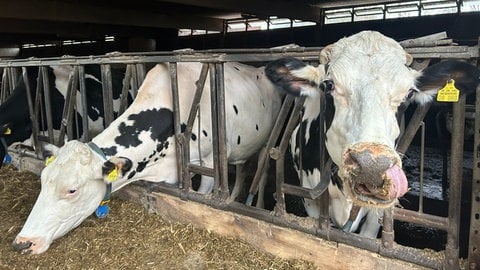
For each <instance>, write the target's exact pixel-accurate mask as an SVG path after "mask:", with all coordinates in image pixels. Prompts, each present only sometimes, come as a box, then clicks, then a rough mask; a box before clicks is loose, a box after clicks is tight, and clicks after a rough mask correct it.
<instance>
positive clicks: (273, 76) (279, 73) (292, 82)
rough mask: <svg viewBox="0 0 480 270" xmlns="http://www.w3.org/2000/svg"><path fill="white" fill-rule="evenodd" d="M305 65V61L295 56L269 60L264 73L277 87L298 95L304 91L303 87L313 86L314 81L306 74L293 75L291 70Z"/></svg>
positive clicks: (300, 68) (297, 69)
mask: <svg viewBox="0 0 480 270" xmlns="http://www.w3.org/2000/svg"><path fill="white" fill-rule="evenodd" d="M307 67H308V66H307V65H306V64H305V63H303V62H302V61H300V60H298V59H296V58H292V57H289V58H282V59H278V60H275V61H273V62H270V63H269V64H268V65H267V66H266V67H265V74H266V75H267V77H268V79H269V80H270V81H271V82H272V83H273V84H274V85H276V86H277V87H278V88H280V89H283V90H285V91H286V92H287V93H289V94H291V95H294V96H300V95H301V94H302V92H304V87H309V88H311V87H312V86H315V83H312V82H311V80H310V78H308V76H306V77H305V78H300V76H298V75H293V74H292V71H300V70H302V69H305V68H307ZM302 77H303V76H302Z"/></svg>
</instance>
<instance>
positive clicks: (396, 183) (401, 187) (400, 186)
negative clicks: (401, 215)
mask: <svg viewBox="0 0 480 270" xmlns="http://www.w3.org/2000/svg"><path fill="white" fill-rule="evenodd" d="M385 173H386V175H387V177H388V178H390V179H391V180H392V185H391V187H390V190H389V194H390V197H391V198H392V199H393V198H399V197H402V196H403V195H404V194H405V193H407V191H408V181H407V176H406V175H405V173H404V172H403V170H402V169H401V168H400V167H398V166H397V165H394V166H392V167H390V168H389V169H388V170H387V171H386V172H385Z"/></svg>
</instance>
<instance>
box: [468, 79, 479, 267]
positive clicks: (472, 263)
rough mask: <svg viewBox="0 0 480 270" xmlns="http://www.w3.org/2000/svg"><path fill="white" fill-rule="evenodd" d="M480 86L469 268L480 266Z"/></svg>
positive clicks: (475, 141) (476, 107)
mask: <svg viewBox="0 0 480 270" xmlns="http://www.w3.org/2000/svg"><path fill="white" fill-rule="evenodd" d="M479 228H480V86H478V87H477V93H476V101H475V133H474V149H473V179H472V210H471V214H470V235H469V237H470V238H469V241H468V243H469V246H468V266H469V269H478V268H479V267H480V233H479Z"/></svg>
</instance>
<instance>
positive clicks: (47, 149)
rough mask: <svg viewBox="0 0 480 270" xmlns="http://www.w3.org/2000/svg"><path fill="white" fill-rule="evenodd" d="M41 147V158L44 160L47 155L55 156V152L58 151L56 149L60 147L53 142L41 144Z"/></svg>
mask: <svg viewBox="0 0 480 270" xmlns="http://www.w3.org/2000/svg"><path fill="white" fill-rule="evenodd" d="M42 147H43V149H42V156H43V159H44V160H46V159H48V158H49V157H52V156H57V153H58V150H59V149H60V147H58V146H56V145H54V144H50V143H49V144H45V145H43V146H42Z"/></svg>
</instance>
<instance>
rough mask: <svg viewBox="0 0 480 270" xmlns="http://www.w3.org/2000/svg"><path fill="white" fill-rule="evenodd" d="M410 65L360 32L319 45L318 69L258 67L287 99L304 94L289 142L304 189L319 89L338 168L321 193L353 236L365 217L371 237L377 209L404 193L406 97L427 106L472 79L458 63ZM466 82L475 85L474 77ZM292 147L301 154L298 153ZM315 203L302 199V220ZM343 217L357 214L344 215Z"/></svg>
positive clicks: (315, 158) (387, 42)
mask: <svg viewBox="0 0 480 270" xmlns="http://www.w3.org/2000/svg"><path fill="white" fill-rule="evenodd" d="M411 60H412V58H411V56H410V55H408V54H407V53H406V52H405V51H404V50H403V48H402V47H401V46H400V45H399V44H398V43H397V42H395V41H394V40H393V39H390V38H388V37H385V36H383V35H382V34H380V33H378V32H372V31H364V32H360V33H358V34H355V35H353V36H350V37H347V38H343V39H341V40H339V41H338V42H336V43H334V44H332V45H330V46H327V47H326V48H325V49H324V50H322V52H321V55H320V62H321V65H319V66H318V67H314V66H310V65H306V64H304V63H303V62H301V61H299V60H297V59H293V58H288V59H280V60H277V61H275V62H272V63H270V64H269V65H267V67H266V70H267V71H266V72H267V76H268V77H269V79H271V80H272V82H274V83H275V84H276V85H278V86H280V87H281V88H283V89H284V90H286V91H287V92H288V93H290V94H293V95H297V96H298V95H306V96H307V98H306V100H305V103H304V108H303V109H304V113H303V118H302V120H301V124H300V125H299V127H298V128H297V130H296V131H295V132H294V133H293V136H292V139H291V144H290V145H291V152H292V154H293V156H294V161H295V162H296V168H297V171H298V174H299V177H300V178H301V179H302V183H301V184H302V186H304V187H309V188H311V187H314V186H316V184H318V183H319V181H320V173H321V171H320V162H319V156H320V153H319V149H320V148H319V143H320V142H319V122H318V118H319V115H320V113H321V112H322V108H320V93H319V91H323V92H324V93H325V94H326V95H327V104H330V106H331V108H330V109H328V106H327V111H326V114H327V115H326V118H327V120H326V127H325V130H326V142H325V143H326V147H327V150H328V154H329V156H330V157H331V159H332V161H333V163H335V164H336V166H338V175H334V176H333V177H332V180H331V181H330V184H329V187H328V192H329V195H330V204H329V213H330V217H331V218H332V220H333V222H334V223H335V224H336V225H337V226H339V227H340V228H343V229H344V230H345V231H349V232H354V231H356V230H357V229H358V226H359V225H360V223H361V221H362V219H364V218H365V219H364V220H365V223H366V224H365V226H362V228H361V231H360V234H361V235H363V236H366V237H370V238H374V237H376V235H377V233H378V230H379V228H380V224H379V218H380V217H381V216H382V214H383V209H384V208H388V207H392V206H393V205H394V204H395V203H396V202H397V198H399V197H401V196H402V195H403V194H404V193H406V192H407V190H408V183H407V179H406V176H405V174H404V172H403V171H402V169H401V167H402V162H401V158H400V156H399V154H398V153H397V152H396V151H395V140H396V139H397V137H398V136H399V133H400V130H399V126H398V123H397V121H396V113H397V108H398V107H399V106H400V104H402V103H403V102H405V101H407V100H409V99H412V100H413V99H414V100H415V101H417V102H418V103H420V104H425V103H427V102H431V101H432V99H433V96H435V95H436V93H437V91H438V90H439V89H440V88H441V87H442V86H444V85H445V84H446V82H447V81H448V80H449V79H453V78H454V79H456V81H458V85H460V86H461V85H462V83H463V82H468V81H469V80H471V78H472V77H471V74H470V75H469V74H468V73H469V71H470V70H471V69H472V67H471V66H469V65H468V64H466V63H463V64H462V63H460V64H458V62H444V63H440V64H438V65H437V66H432V67H431V68H429V69H427V70H425V71H424V72H423V73H422V72H418V71H415V70H413V69H410V68H409V67H408V66H409V64H410V62H411ZM473 73H475V72H473ZM469 78H470V79H469ZM474 80H475V81H476V82H477V84H478V75H477V77H476V78H475V79H474ZM299 130H301V131H302V132H299ZM299 147H306V148H305V149H306V150H304V151H303V153H300V152H299V151H298V148H299ZM300 160H301V161H302V162H301V163H302V165H303V168H302V170H300V168H299V164H300V162H299V161H300ZM319 204H320V202H319V201H312V200H308V199H305V203H304V205H305V208H306V210H307V214H308V215H310V216H313V217H318V216H319V211H320V210H319V209H320V205H319ZM354 206H355V207H354ZM359 207H360V209H358V208H359ZM353 208H357V210H358V211H352V209H353ZM351 212H358V215H355V216H353V217H351Z"/></svg>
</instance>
